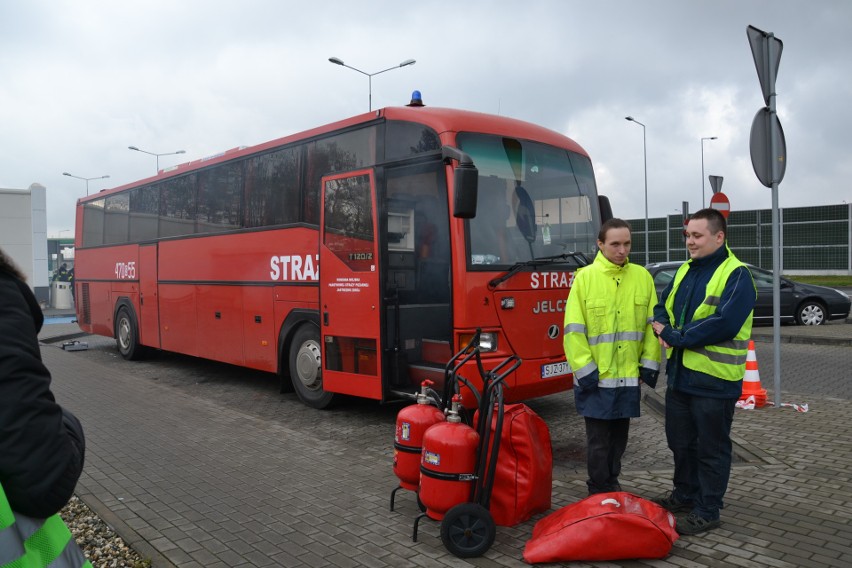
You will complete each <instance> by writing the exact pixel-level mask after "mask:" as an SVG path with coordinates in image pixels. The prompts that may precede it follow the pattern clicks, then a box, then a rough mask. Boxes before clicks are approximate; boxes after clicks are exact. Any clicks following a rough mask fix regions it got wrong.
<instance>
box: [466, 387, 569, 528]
mask: <svg viewBox="0 0 852 568" xmlns="http://www.w3.org/2000/svg"><path fill="white" fill-rule="evenodd" d="M474 420H478V415H477V416H476V417H475V418H474ZM496 422H497V415H496V412H495V413H494V415H493V416H492V419H491V432H492V435H493V433H494V427H495V425H496ZM490 459H491V458H490V455H489V460H490ZM552 492H553V448H552V447H551V445H550V430H548V428H547V424H546V423H545V422H544V420H542V419H541V417H540V416H539V415H538V414H536V413H535V412H534V411H533V410H532V409H531V408H529V407H528V406H527V405H525V404H507V405H506V406H505V407H504V411H503V432H502V436H501V437H500V451H499V459H498V460H497V469H496V470H495V471H494V487H493V490H492V492H491V502H490V504H489V507H488V509H489V511H490V512H491V516H492V517H493V519H494V523H495V524H496V525H498V526H501V527H511V526H514V525H517V524H518V523H522V522H524V521H526V520H527V519H529V518H530V517H532V516H533V515H535V514H537V513H543V512H544V511H547V510H548V509H550V497H551V493H552Z"/></svg>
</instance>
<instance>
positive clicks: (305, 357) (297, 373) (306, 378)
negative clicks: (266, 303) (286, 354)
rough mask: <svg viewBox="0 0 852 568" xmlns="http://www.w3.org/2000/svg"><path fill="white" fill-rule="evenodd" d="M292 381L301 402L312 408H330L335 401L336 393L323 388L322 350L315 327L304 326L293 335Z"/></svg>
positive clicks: (291, 351)
mask: <svg viewBox="0 0 852 568" xmlns="http://www.w3.org/2000/svg"><path fill="white" fill-rule="evenodd" d="M290 380H291V381H292V383H293V389H294V390H295V391H296V394H297V395H298V397H299V400H301V401H302V402H303V403H304V404H306V405H308V406H310V407H313V408H328V407H329V406H330V405H331V403H332V402H333V401H334V398H335V397H334V393H330V392H326V391H325V390H323V388H322V348H321V346H320V337H319V330H318V329H317V328H316V326H314V325H311V324H305V325H302V326H301V327H299V329H297V330H296V333H295V334H294V335H293V341H292V342H291V343H290Z"/></svg>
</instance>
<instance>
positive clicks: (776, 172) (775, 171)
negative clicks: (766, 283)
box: [746, 26, 787, 408]
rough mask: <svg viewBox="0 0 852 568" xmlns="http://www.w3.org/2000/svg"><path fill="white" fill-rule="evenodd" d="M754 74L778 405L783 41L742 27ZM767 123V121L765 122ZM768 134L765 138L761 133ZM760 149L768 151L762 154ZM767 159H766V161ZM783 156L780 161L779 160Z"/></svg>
mask: <svg viewBox="0 0 852 568" xmlns="http://www.w3.org/2000/svg"><path fill="white" fill-rule="evenodd" d="M746 36H747V37H748V41H749V45H750V46H751V53H752V55H753V56H754V65H755V68H756V69H757V78H758V80H759V81H760V89H761V91H762V94H763V101H764V102H765V103H766V107H764V108H763V109H761V110H759V111H758V114H757V115H756V116H755V121H754V123H753V125H752V134H751V157H752V165H753V166H754V171H755V173H756V174H757V177H758V179H760V181H761V183H762V184H763V185H765V186H766V187H768V188H770V190H771V192H772V310H773V316H772V327H773V330H772V331H773V333H772V336H773V337H772V338H773V343H774V347H775V357H774V361H773V362H774V365H773V366H774V371H775V382H774V384H775V408H780V407H781V317H780V314H781V268H782V266H783V259H782V258H781V221H780V213H779V210H778V184H780V183H781V179H782V178H783V177H784V171H785V170H786V167H787V144H786V142H785V141H784V132H783V131H782V130H781V123H780V122H779V121H778V116H777V113H776V107H775V98H776V93H775V79H776V77H777V74H778V65H779V63H780V62H781V52H782V50H783V48H784V44H783V43H781V40H779V39H778V38H776V37H775V34H773V33H771V32H764V31H762V30H759V29H757V28H755V27H754V26H748V27H747V28H746ZM767 123H768V124H767ZM766 136H768V137H769V140H768V141H767V140H766V139H765V137H766ZM763 152H767V153H768V155H766V156H764V155H763ZM767 160H768V163H767ZM782 160H783V162H782Z"/></svg>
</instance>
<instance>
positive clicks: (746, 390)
mask: <svg viewBox="0 0 852 568" xmlns="http://www.w3.org/2000/svg"><path fill="white" fill-rule="evenodd" d="M750 396H753V397H754V406H755V407H756V408H761V407H763V406H766V389H764V388H761V386H760V373H759V372H758V370H757V355H755V353H754V341H753V340H751V339H750V340H749V342H748V355H747V356H746V367H745V377H743V394H742V396H741V397H740V400H745V399H747V398H748V397H750Z"/></svg>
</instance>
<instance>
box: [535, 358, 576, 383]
mask: <svg viewBox="0 0 852 568" xmlns="http://www.w3.org/2000/svg"><path fill="white" fill-rule="evenodd" d="M569 373H571V369H570V368H569V367H568V362H567V361H562V362H561V363H550V364H549V365H542V366H541V378H542V379H549V378H551V377H561V376H562V375H567V374H569Z"/></svg>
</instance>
